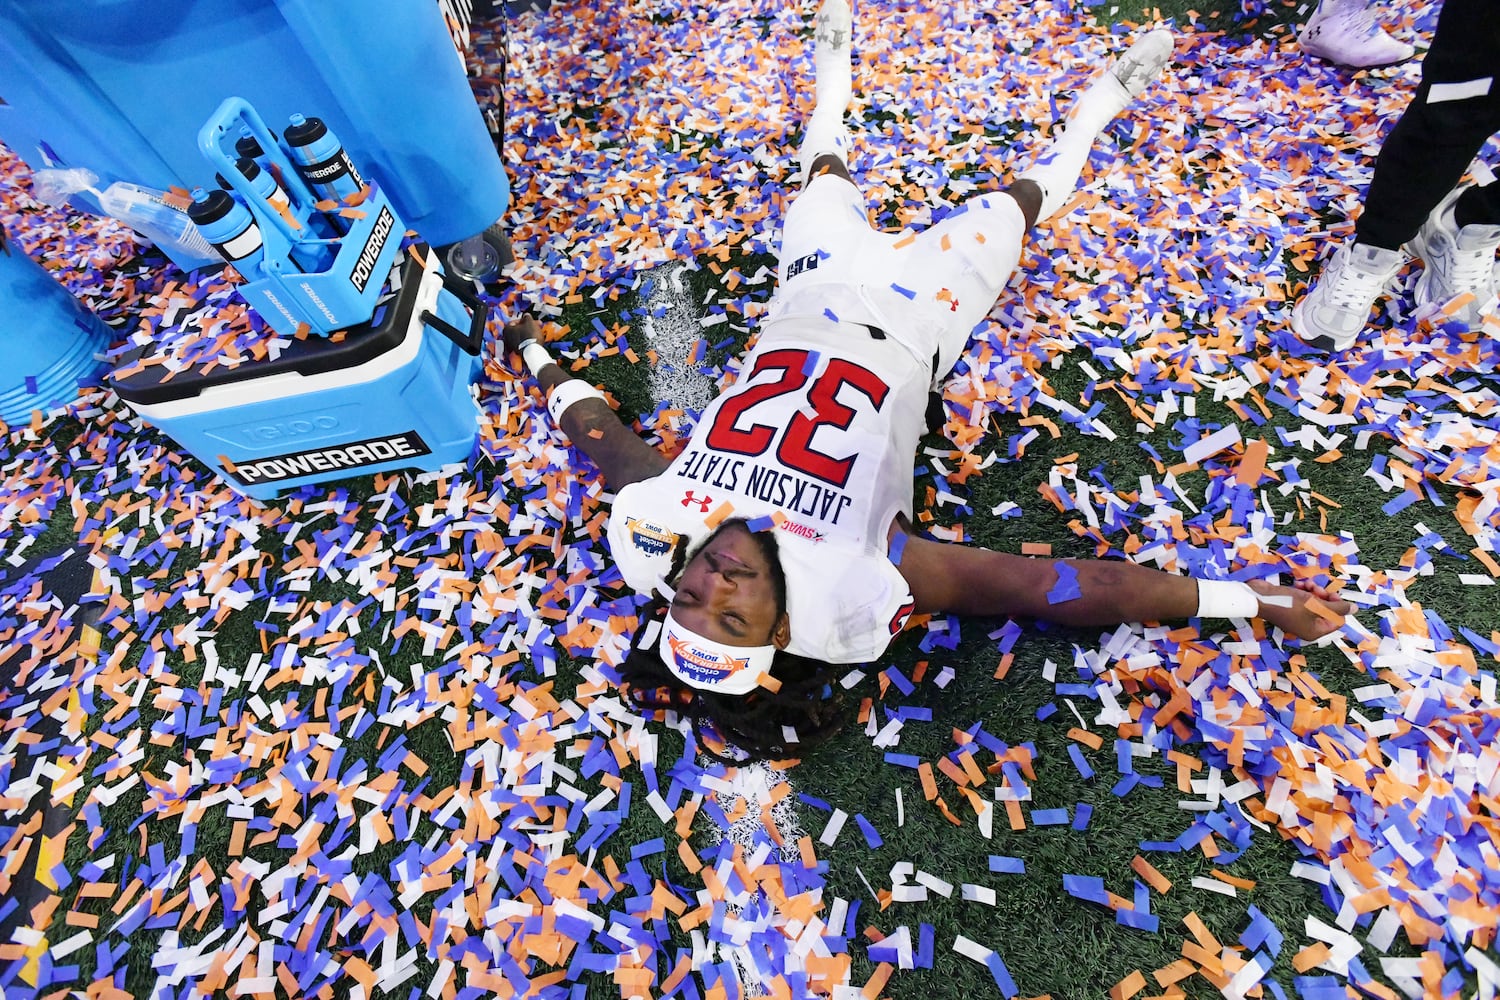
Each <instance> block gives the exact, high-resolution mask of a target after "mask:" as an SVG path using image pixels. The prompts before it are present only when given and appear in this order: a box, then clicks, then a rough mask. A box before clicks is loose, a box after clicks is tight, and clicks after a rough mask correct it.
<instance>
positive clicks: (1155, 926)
mask: <svg viewBox="0 0 1500 1000" xmlns="http://www.w3.org/2000/svg"><path fill="white" fill-rule="evenodd" d="M1115 923H1117V924H1122V925H1124V926H1125V927H1130V928H1133V929H1135V930H1138V931H1146V932H1147V933H1148V934H1155V933H1156V932H1157V931H1158V930H1159V929H1160V928H1161V918H1160V917H1158V916H1157V915H1156V914H1154V913H1142V912H1141V911H1139V910H1116V911H1115Z"/></svg>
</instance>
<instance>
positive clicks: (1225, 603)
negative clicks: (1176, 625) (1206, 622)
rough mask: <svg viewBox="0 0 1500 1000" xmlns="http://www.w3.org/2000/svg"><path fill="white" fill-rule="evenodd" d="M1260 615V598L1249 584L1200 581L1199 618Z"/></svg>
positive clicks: (1253, 616)
mask: <svg viewBox="0 0 1500 1000" xmlns="http://www.w3.org/2000/svg"><path fill="white" fill-rule="evenodd" d="M1259 614H1260V596H1259V595H1258V594H1256V593H1255V591H1254V590H1252V589H1251V587H1250V585H1249V584H1248V583H1241V582H1239V581H1238V580H1199V581H1198V617H1200V618H1255V617H1257V616H1258V615H1259Z"/></svg>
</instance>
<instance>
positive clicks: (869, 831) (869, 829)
mask: <svg viewBox="0 0 1500 1000" xmlns="http://www.w3.org/2000/svg"><path fill="white" fill-rule="evenodd" d="M854 822H855V823H856V824H857V825H858V826H859V832H860V833H862V834H864V836H865V843H866V844H869V845H870V850H872V851H873V850H875V848H877V847H879V846H881V845H882V844H884V843H885V841H884V840H881V839H880V833H879V832H878V831H877V830H876V829H875V826H874V824H872V823H871V822H870V821H869V820H867V819H865V817H864V816H863V814H861V813H855V814H854Z"/></svg>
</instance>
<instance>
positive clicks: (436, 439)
mask: <svg viewBox="0 0 1500 1000" xmlns="http://www.w3.org/2000/svg"><path fill="white" fill-rule="evenodd" d="M412 251H413V252H411V253H405V254H402V255H401V256H400V257H399V258H398V259H397V261H396V263H395V265H394V266H393V267H392V269H391V271H390V277H389V279H388V280H387V282H386V283H385V285H384V286H383V287H382V294H383V297H382V298H381V299H380V300H379V301H378V302H377V303H376V305H375V307H374V313H373V315H372V316H371V317H370V320H369V322H368V323H363V324H360V325H358V326H354V327H350V328H348V329H347V330H346V331H345V336H343V337H339V338H334V339H327V338H323V337H316V336H313V337H305V338H303V339H299V340H294V341H293V342H292V344H291V345H290V346H288V347H287V348H286V349H284V350H283V351H282V352H281V354H280V356H279V357H277V358H275V359H269V358H268V359H265V360H261V361H251V362H246V363H244V364H241V365H239V366H237V367H234V368H223V367H212V368H210V369H209V370H208V371H204V370H203V367H204V366H203V365H199V366H195V367H192V368H189V369H186V370H182V371H178V372H177V374H175V375H173V376H172V377H171V379H170V380H168V381H162V375H163V374H164V373H165V369H164V368H162V367H161V366H159V365H155V366H148V367H146V368H144V369H140V370H133V369H134V368H135V365H134V363H135V362H136V361H138V360H140V359H141V358H142V357H143V356H144V355H146V354H149V353H150V350H151V348H150V347H145V348H141V349H139V350H137V351H135V352H132V353H131V354H128V355H126V356H125V357H123V358H122V359H121V361H120V367H119V370H118V371H117V373H116V375H115V377H114V378H113V379H112V385H113V387H114V389H115V392H116V393H118V394H119V396H120V397H121V398H122V399H124V400H125V401H126V402H127V403H129V404H130V405H131V407H132V408H133V409H134V410H135V411H136V412H137V413H138V414H139V415H140V416H141V417H142V419H144V420H145V421H146V422H147V423H149V424H151V425H153V426H155V427H157V428H159V429H160V430H161V431H163V432H164V433H166V434H167V435H168V436H170V437H171V438H172V439H173V440H175V441H176V442H177V443H178V444H179V445H181V446H182V447H183V448H184V449H186V450H187V451H188V452H190V453H191V454H192V455H193V456H194V457H195V458H197V459H198V460H199V461H200V462H202V463H203V464H204V465H206V466H208V467H209V468H210V469H213V470H214V471H215V472H218V473H219V474H220V475H221V476H222V477H223V478H224V481H225V482H226V483H228V484H229V485H230V486H231V487H233V488H234V490H235V491H236V492H238V493H241V494H244V495H246V496H250V497H254V498H255V499H257V500H271V499H274V498H275V497H276V496H277V494H278V493H280V492H281V491H283V490H288V489H292V488H295V487H298V486H304V485H307V484H310V483H322V482H329V481H332V480H338V479H347V478H349V477H351V476H363V475H367V474H370V473H375V472H388V471H394V470H403V469H416V470H421V471H426V472H431V471H435V470H437V469H438V468H440V467H442V466H444V465H448V464H451V463H455V462H463V461H465V460H466V459H467V458H468V457H469V455H470V453H471V452H472V450H473V447H474V441H475V438H476V437H477V436H478V433H479V425H478V416H479V410H478V407H477V406H476V404H475V401H474V396H473V393H472V389H471V386H472V385H473V383H474V380H475V377H476V376H477V375H478V373H479V366H480V360H479V353H480V348H481V345H482V343H483V339H484V328H485V321H486V318H487V315H488V313H487V310H486V309H485V307H484V306H483V305H482V304H481V303H480V302H479V301H478V300H477V299H476V298H475V297H474V295H473V293H472V291H471V289H470V287H469V286H468V285H467V284H466V283H465V282H463V281H460V280H455V279H454V278H452V277H450V276H448V275H446V274H444V272H443V269H442V267H441V265H440V264H439V263H438V260H437V256H436V254H435V253H434V252H432V250H431V249H430V248H428V247H427V246H425V245H423V244H414V245H413V247H412ZM119 371H124V372H126V373H127V374H123V375H121V374H119Z"/></svg>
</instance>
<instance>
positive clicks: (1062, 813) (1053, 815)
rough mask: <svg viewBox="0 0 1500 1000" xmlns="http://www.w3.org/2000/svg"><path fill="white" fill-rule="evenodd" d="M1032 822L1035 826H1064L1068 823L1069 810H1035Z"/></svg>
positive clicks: (1032, 812)
mask: <svg viewBox="0 0 1500 1000" xmlns="http://www.w3.org/2000/svg"><path fill="white" fill-rule="evenodd" d="M1031 822H1032V824H1033V825H1034V826H1062V825H1063V824H1065V823H1067V822H1068V810H1067V809H1033V810H1031Z"/></svg>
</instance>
